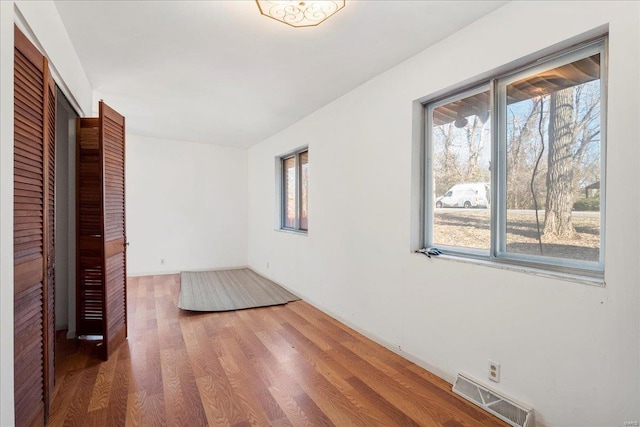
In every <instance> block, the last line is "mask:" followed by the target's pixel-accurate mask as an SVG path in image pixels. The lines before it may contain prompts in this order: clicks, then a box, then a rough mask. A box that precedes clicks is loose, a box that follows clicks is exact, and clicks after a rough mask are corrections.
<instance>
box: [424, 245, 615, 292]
mask: <svg viewBox="0 0 640 427" xmlns="http://www.w3.org/2000/svg"><path fill="white" fill-rule="evenodd" d="M412 255H415V256H419V257H422V258H425V259H426V260H428V261H431V260H433V261H435V262H440V261H439V260H444V261H453V262H462V263H467V264H475V265H481V266H484V267H491V268H499V269H501V270H508V271H515V272H519V273H525V274H531V275H534V276H540V277H548V278H551V279H557V280H563V281H567V282H575V283H581V284H584V285H591V286H598V287H605V286H606V283H605V280H604V277H592V276H586V275H580V274H572V273H563V272H560V271H553V270H545V269H542V268H534V267H528V266H524V265H519V264H512V263H508V262H500V261H494V260H490V259H479V258H471V257H464V256H455V255H446V254H441V255H435V256H434V255H432V256H431V258H428V257H427V256H426V255H424V254H421V253H415V252H412Z"/></svg>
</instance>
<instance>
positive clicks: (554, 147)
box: [543, 87, 577, 239]
mask: <svg viewBox="0 0 640 427" xmlns="http://www.w3.org/2000/svg"><path fill="white" fill-rule="evenodd" d="M573 90H574V88H573V87H569V88H566V89H562V90H559V91H557V92H554V93H552V94H551V100H550V101H551V105H550V111H549V154H548V172H547V203H546V215H545V220H544V233H543V234H544V236H545V237H551V238H562V239H574V238H576V237H577V233H576V231H575V229H574V227H573V224H572V222H571V210H572V208H573V140H574V138H573V116H574V111H573V110H574V108H573Z"/></svg>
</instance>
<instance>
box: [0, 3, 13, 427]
mask: <svg viewBox="0 0 640 427" xmlns="http://www.w3.org/2000/svg"><path fill="white" fill-rule="evenodd" d="M0 348H1V349H2V351H0V425H2V426H10V425H13V418H14V412H13V4H12V2H0Z"/></svg>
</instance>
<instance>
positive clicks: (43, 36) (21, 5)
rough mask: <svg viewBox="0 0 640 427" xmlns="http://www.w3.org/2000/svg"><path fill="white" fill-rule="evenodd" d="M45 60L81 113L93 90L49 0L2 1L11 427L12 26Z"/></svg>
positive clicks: (3, 307)
mask: <svg viewBox="0 0 640 427" xmlns="http://www.w3.org/2000/svg"><path fill="white" fill-rule="evenodd" d="M14 22H16V23H17V24H18V25H19V26H20V28H22V29H23V30H24V31H26V34H27V36H28V37H29V38H30V39H31V40H32V41H33V42H34V43H35V44H36V46H38V47H39V48H40V49H41V51H42V53H44V54H45V56H47V58H48V59H49V64H50V66H51V68H52V70H53V75H54V78H55V79H56V83H58V84H59V85H60V86H61V87H62V88H63V90H64V91H65V94H66V95H67V97H70V99H73V100H74V103H75V104H76V107H77V108H79V109H80V111H81V113H85V112H87V111H90V106H91V101H92V98H91V86H90V84H89V81H88V80H87V77H86V75H85V73H84V70H83V69H82V67H81V65H80V60H79V59H78V56H77V55H76V52H75V49H74V48H73V46H72V45H71V41H70V40H69V37H68V35H67V33H66V30H65V29H64V25H63V24H62V20H61V19H60V16H59V15H58V11H57V9H56V8H55V5H54V4H53V2H52V1H40V2H28V1H20V2H13V1H4V0H3V1H2V2H0V88H1V89H0V90H1V92H0V348H1V349H2V351H0V425H3V426H5V425H13V419H14V411H13V25H14Z"/></svg>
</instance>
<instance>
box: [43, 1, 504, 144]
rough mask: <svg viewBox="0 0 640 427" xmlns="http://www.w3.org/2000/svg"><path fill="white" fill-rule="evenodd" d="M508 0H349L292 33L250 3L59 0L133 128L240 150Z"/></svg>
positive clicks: (86, 56)
mask: <svg viewBox="0 0 640 427" xmlns="http://www.w3.org/2000/svg"><path fill="white" fill-rule="evenodd" d="M504 3H506V2H505V1H397V0H396V1H379V0H376V1H349V0H347V2H346V7H345V8H344V9H342V10H341V11H339V12H338V13H337V14H336V15H335V16H333V17H331V18H330V19H328V20H327V21H325V22H324V23H322V24H321V25H320V26H317V27H310V28H292V27H289V26H287V25H285V24H281V23H279V22H277V21H274V20H272V19H269V18H266V17H264V16H261V15H260V13H259V11H258V7H257V5H256V3H255V2H254V1H239V0H236V1H56V2H55V4H56V6H57V8H58V11H59V12H60V16H61V17H62V20H63V22H64V24H65V26H66V28H67V31H68V33H69V36H70V38H71V41H72V43H73V45H74V46H75V49H76V51H77V53H78V56H79V57H80V61H81V62H82V65H83V66H84V69H85V71H86V73H87V77H88V78H89V81H90V82H91V85H92V87H93V89H94V91H95V92H96V95H97V97H98V98H103V99H104V100H105V102H106V103H107V104H109V105H111V106H112V107H114V108H115V109H116V110H118V111H119V112H120V113H122V114H123V115H124V116H126V118H127V130H128V132H130V133H134V134H139V135H147V136H157V137H162V138H170V139H176V140H183V141H198V142H206V143H212V144H218V145H231V146H238V147H248V146H251V145H253V144H256V143H258V142H260V141H262V140H264V139H266V138H268V137H270V136H272V135H274V134H275V133H277V132H278V131H280V130H282V129H285V128H286V127H288V126H290V125H291V124H293V123H295V122H296V121H298V120H300V119H302V118H303V117H305V116H307V115H308V114H310V113H312V112H313V111H315V110H317V109H318V108H320V107H322V106H323V105H326V104H327V103H329V102H331V101H332V100H334V99H336V98H338V97H340V96H341V95H343V94H345V93H347V92H348V91H349V90H351V89H353V88H354V87H356V86H358V85H360V84H362V83H364V82H365V81H367V80H369V79H371V78H372V77H374V76H376V75H378V74H380V73H381V72H383V71H385V70H387V69H389V68H391V67H392V66H394V65H396V64H398V63H400V62H402V61H403V60H405V59H407V58H409V57H411V56H412V55H414V54H416V53H418V52H420V51H421V50H424V49H425V48H427V47H429V46H430V45H432V44H434V43H436V42H438V41H439V40H442V39H443V38H445V37H446V36H448V35H450V34H452V33H454V32H456V31H457V30H459V29H460V28H462V27H464V26H466V25H468V24H470V23H471V22H473V21H475V20H477V19H478V18H480V17H481V16H483V15H485V14H487V13H489V12H490V11H492V10H494V9H496V8H498V7H500V6H501V5H503V4H504Z"/></svg>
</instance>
